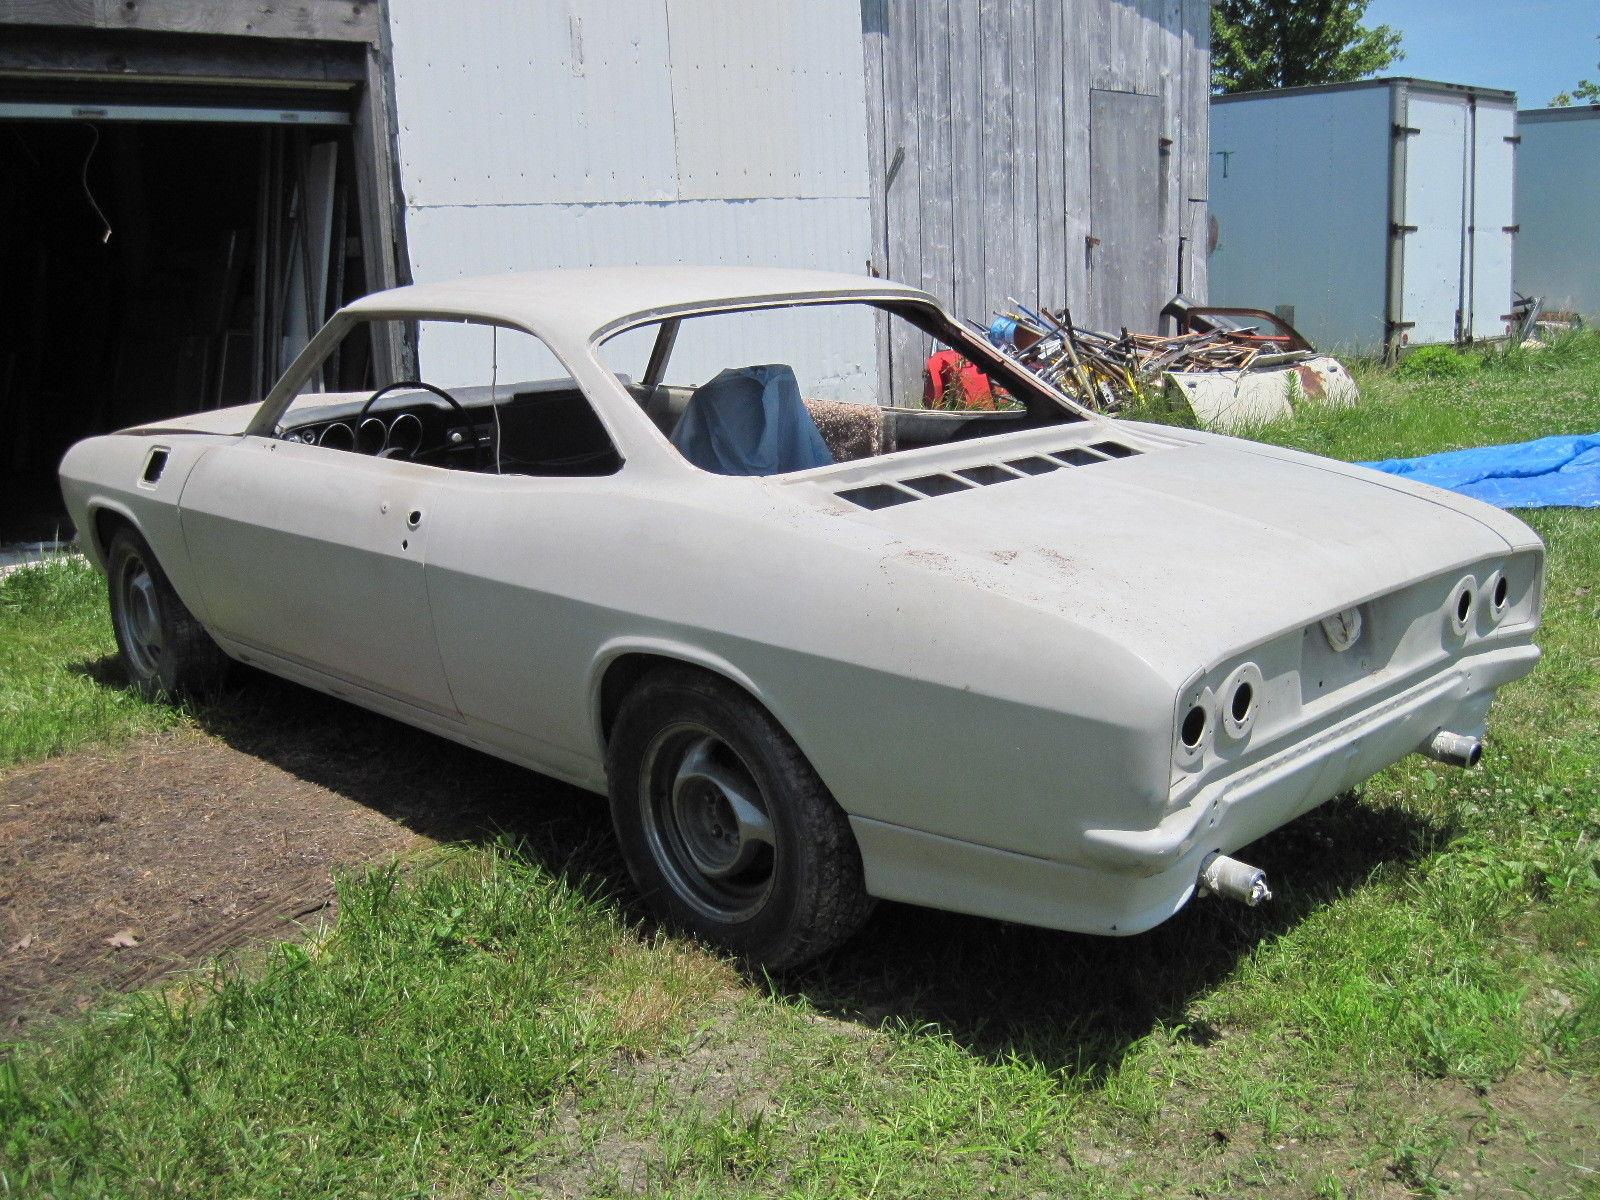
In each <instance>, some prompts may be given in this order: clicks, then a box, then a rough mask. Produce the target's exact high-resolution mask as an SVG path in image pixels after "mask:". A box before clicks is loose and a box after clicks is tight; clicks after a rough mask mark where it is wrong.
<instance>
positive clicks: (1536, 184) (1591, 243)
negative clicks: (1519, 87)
mask: <svg viewBox="0 0 1600 1200" xmlns="http://www.w3.org/2000/svg"><path fill="white" fill-rule="evenodd" d="M1517 128H1518V132H1519V133H1521V135H1522V144H1521V145H1520V146H1519V147H1518V148H1517V154H1516V159H1517V188H1516V190H1517V196H1516V206H1517V223H1518V224H1519V225H1520V226H1521V227H1522V228H1521V232H1519V233H1518V234H1517V249H1516V281H1517V291H1519V292H1522V293H1524V294H1525V295H1530V296H1538V297H1540V298H1541V299H1542V300H1543V301H1544V303H1545V305H1546V307H1548V308H1554V309H1566V310H1570V311H1573V312H1577V313H1581V314H1583V315H1584V316H1586V317H1594V316H1596V315H1600V223H1597V222H1596V221H1595V219H1594V204H1595V197H1596V196H1600V110H1587V111H1574V112H1573V113H1572V114H1571V115H1570V116H1569V115H1568V114H1565V113H1563V114H1562V117H1561V119H1560V120H1546V119H1540V120H1536V121H1535V120H1529V119H1528V117H1527V114H1524V115H1523V117H1522V119H1521V121H1520V122H1519V123H1518V127H1517Z"/></svg>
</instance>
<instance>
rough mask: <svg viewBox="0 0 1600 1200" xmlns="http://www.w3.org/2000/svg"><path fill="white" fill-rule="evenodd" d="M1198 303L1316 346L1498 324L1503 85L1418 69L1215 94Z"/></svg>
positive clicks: (1510, 147) (1504, 264)
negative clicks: (1206, 269) (1206, 265)
mask: <svg viewBox="0 0 1600 1200" xmlns="http://www.w3.org/2000/svg"><path fill="white" fill-rule="evenodd" d="M1211 151H1212V158H1211V191H1210V200H1211V215H1212V218H1213V220H1214V222H1215V224H1214V225H1213V226H1212V249H1211V258H1210V275H1211V303H1212V304H1219V305H1240V306H1248V307H1254V308H1268V309H1274V310H1278V311H1280V312H1281V313H1282V315H1284V316H1286V317H1288V318H1289V320H1290V321H1291V322H1292V323H1293V324H1294V325H1296V326H1297V327H1298V328H1299V329H1300V331H1301V332H1302V333H1304V334H1305V335H1306V336H1307V337H1308V338H1310V339H1311V340H1312V341H1313V342H1315V343H1316V344H1317V345H1318V346H1319V347H1321V348H1322V349H1325V350H1329V351H1345V352H1353V353H1357V354H1384V355H1386V356H1393V355H1396V354H1399V353H1400V352H1402V351H1403V350H1405V349H1406V348H1408V347H1412V346H1423V345H1432V344H1436V343H1441V342H1464V341H1473V340H1478V339H1483V338H1494V337H1501V336H1504V334H1505V332H1506V314H1507V313H1508V312H1509V311H1510V308H1511V300H1512V293H1511V267H1512V262H1511V260H1512V242H1513V238H1514V235H1515V233H1516V227H1515V225H1514V224H1513V217H1512V194H1513V187H1514V181H1513V165H1514V164H1513V159H1514V155H1515V151H1516V95H1515V94H1514V93H1512V92H1503V91H1496V90H1493V89H1489V88H1478V87H1465V86H1460V85H1456V84H1448V83H1434V82H1430V81H1426V80H1419V79H1372V80H1363V81H1361V82H1359V83H1348V84H1333V85H1329V86H1326V87H1304V88H1285V89H1283V90H1281V91H1272V92H1245V93H1240V94H1238V95H1234V96H1218V97H1215V98H1214V99H1213V100H1212V104H1211Z"/></svg>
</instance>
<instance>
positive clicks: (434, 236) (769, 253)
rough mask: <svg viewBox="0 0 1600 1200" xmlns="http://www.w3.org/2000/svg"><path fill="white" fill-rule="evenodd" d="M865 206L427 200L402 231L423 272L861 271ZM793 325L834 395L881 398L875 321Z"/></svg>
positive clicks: (851, 200)
mask: <svg viewBox="0 0 1600 1200" xmlns="http://www.w3.org/2000/svg"><path fill="white" fill-rule="evenodd" d="M867 207H868V202H867V200H866V199H865V198H864V197H847V198H784V199H758V200H745V201H719V200H685V201H677V202H674V203H670V204H531V205H507V206H501V205H472V206H465V207H432V208H425V209H421V210H419V211H417V212H416V213H414V214H412V216H411V217H410V220H409V224H408V229H407V232H408V233H409V235H410V240H411V251H412V261H413V266H414V268H415V271H416V276H417V279H418V281H419V282H434V281H437V280H444V279H454V278H461V277H464V276H472V275H493V274H498V273H500V272H503V271H513V270H525V269H530V268H535V267H587V266H618V265H630V264H640V263H642V264H672V263H691V264H712V265H735V266H737V265H747V266H790V267H813V268H817V269H822V270H833V271H855V272H857V273H859V271H860V266H861V263H862V262H863V261H864V260H865V258H866V256H867V241H868V228H869V223H868V216H867ZM794 328H795V330H796V336H797V338H798V339H799V342H798V344H797V346H796V350H795V353H796V355H797V356H798V355H802V354H803V355H804V356H805V357H806V360H807V361H808V362H818V361H824V360H826V361H828V362H831V363H832V364H833V365H832V366H831V367H830V368H829V369H828V372H827V375H828V377H829V378H830V379H832V380H833V388H834V391H835V394H838V395H841V396H843V397H845V398H851V399H862V400H871V399H873V398H875V396H876V381H877V360H876V348H875V346H874V344H873V340H872V337H871V333H870V328H869V330H868V332H867V334H866V335H865V336H864V337H862V338H859V339H857V340H856V341H854V342H847V341H846V340H844V338H843V337H842V336H841V332H842V330H841V327H840V326H839V323H838V321H837V320H833V319H830V318H829V317H828V316H827V315H825V314H819V315H814V316H807V317H805V318H803V319H799V320H797V321H796V323H795V326H794ZM858 343H859V344H858ZM749 352H750V348H749V347H740V346H739V345H737V344H734V343H731V342H730V343H727V344H725V345H722V346H720V348H719V354H720V356H721V359H722V361H721V365H724V366H731V365H746V364H747V363H748V362H749V361H754V360H750V359H747V358H746V357H745V356H746V355H747V354H748V353H749ZM830 355H831V356H832V357H831V358H830V357H829V356H830ZM808 382H815V381H814V380H813V381H808ZM813 394H815V393H813Z"/></svg>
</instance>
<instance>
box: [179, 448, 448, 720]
mask: <svg viewBox="0 0 1600 1200" xmlns="http://www.w3.org/2000/svg"><path fill="white" fill-rule="evenodd" d="M451 475H452V473H451V472H449V471H443V470H440V469H438V468H435V467H428V466H419V465H417V464H414V463H408V462H400V461H396V460H394V459H384V458H374V457H369V456H367V455H363V454H355V453H350V452H347V451H343V450H335V449H329V448H327V447H323V446H315V445H306V444H303V443H300V442H296V441H282V440H278V439H273V438H264V437H245V438H241V439H240V440H239V441H237V442H235V443H231V444H229V445H227V446H223V447H219V448H218V449H216V450H214V451H211V452H210V453H208V454H207V455H205V457H203V458H202V459H201V460H200V462H199V463H198V464H197V465H196V466H195V468H194V471H193V472H192V473H191V474H190V476H189V478H188V481H187V482H186V483H185V485H184V489H183V494H182V497H181V498H180V500H179V505H180V512H181V521H182V526H183V533H184V539H185V541H186V543H187V545H188V549H189V554H190V557H191V559H192V561H193V564H194V569H195V574H196V576H197V578H198V579H199V580H200V586H201V591H202V598H203V600H204V604H205V608H206V611H207V615H208V617H209V619H210V621H211V623H212V625H213V626H214V627H215V628H216V630H217V631H218V632H219V633H220V634H222V635H223V636H224V637H226V638H229V639H232V640H234V641H236V642H238V643H240V644H241V645H242V646H245V647H251V648H255V649H257V650H260V651H264V652H266V653H267V654H270V655H275V656H278V657H280V658H282V659H285V660H287V661H288V662H289V663H292V664H296V665H298V666H300V667H302V668H309V669H310V670H312V671H314V672H317V673H321V674H325V675H329V676H333V677H335V678H337V679H340V680H343V681H345V682H347V683H350V684H353V685H355V686H356V687H359V688H362V689H365V690H367V691H369V692H372V693H376V694H377V695H378V696H381V697H388V698H390V699H392V700H398V701H401V702H403V703H404V704H405V705H408V706H412V707H415V708H418V709H422V710H425V711H426V712H429V713H432V714H435V715H438V716H443V717H449V718H454V717H455V716H456V705H455V701H454V699H453V698H452V696H451V694H450V688H449V685H448V683H447V681H446V679H445V673H444V668H443V665H442V663H441V661H440V656H439V647H438V643H437V641H436V639H435V636H434V626H433V618H432V615H431V613H430V610H429V604H428V592H427V582H426V579H425V577H424V565H425V563H426V560H427V552H428V542H429V532H430V530H431V528H432V521H431V520H430V517H431V515H432V509H433V507H434V503H435V500H436V499H437V497H438V494H439V489H440V488H441V487H442V486H443V485H444V483H445V482H446V481H447V480H448V479H450V478H451Z"/></svg>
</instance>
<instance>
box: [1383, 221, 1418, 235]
mask: <svg viewBox="0 0 1600 1200" xmlns="http://www.w3.org/2000/svg"><path fill="white" fill-rule="evenodd" d="M1416 231H1417V226H1415V225H1401V224H1400V223H1399V222H1398V221H1396V222H1394V223H1393V224H1391V225H1390V226H1389V233H1390V235H1391V236H1393V237H1399V236H1400V235H1401V234H1402V233H1415V232H1416Z"/></svg>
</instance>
